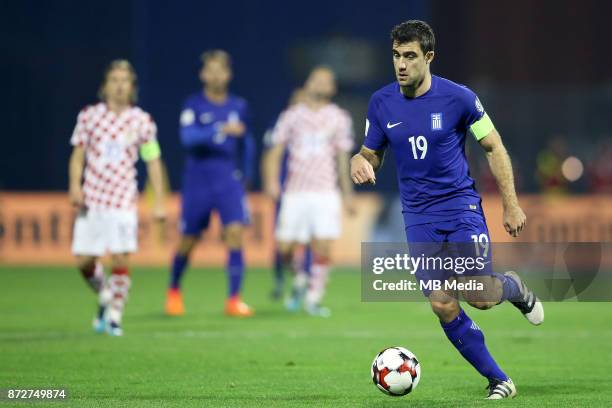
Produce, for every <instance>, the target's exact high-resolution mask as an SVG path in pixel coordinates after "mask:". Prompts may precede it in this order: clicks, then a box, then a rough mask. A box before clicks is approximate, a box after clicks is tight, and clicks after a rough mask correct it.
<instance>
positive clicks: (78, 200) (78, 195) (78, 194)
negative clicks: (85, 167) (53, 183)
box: [69, 186, 85, 210]
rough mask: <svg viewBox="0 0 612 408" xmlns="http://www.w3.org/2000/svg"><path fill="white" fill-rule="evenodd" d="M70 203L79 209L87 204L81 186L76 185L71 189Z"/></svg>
mask: <svg viewBox="0 0 612 408" xmlns="http://www.w3.org/2000/svg"><path fill="white" fill-rule="evenodd" d="M69 195H70V204H72V206H73V207H74V208H75V209H77V210H80V209H82V208H83V207H84V206H85V197H84V195H83V190H82V189H81V187H80V186H79V187H75V188H71V189H70V193H69Z"/></svg>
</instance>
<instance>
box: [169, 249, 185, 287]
mask: <svg viewBox="0 0 612 408" xmlns="http://www.w3.org/2000/svg"><path fill="white" fill-rule="evenodd" d="M188 260H189V259H188V258H187V257H186V256H184V255H181V254H176V255H175V256H174V261H172V272H171V274H170V288H172V289H179V288H180V287H181V278H182V277H183V273H184V272H185V268H187V262H188Z"/></svg>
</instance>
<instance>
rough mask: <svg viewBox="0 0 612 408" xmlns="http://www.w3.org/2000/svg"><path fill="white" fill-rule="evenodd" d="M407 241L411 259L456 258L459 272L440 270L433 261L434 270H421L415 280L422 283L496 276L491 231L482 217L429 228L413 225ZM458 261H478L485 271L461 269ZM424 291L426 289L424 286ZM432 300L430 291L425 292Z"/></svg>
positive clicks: (446, 222)
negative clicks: (451, 278) (461, 277)
mask: <svg viewBox="0 0 612 408" xmlns="http://www.w3.org/2000/svg"><path fill="white" fill-rule="evenodd" d="M406 239H407V241H408V248H409V251H410V256H412V257H415V256H424V257H431V258H443V259H447V258H449V257H450V258H453V260H454V261H455V264H454V265H455V266H456V268H454V269H452V270H448V269H444V268H442V269H439V268H438V266H439V264H435V262H433V261H432V263H431V265H432V267H430V268H427V269H424V268H419V269H418V270H417V271H416V274H415V276H416V278H417V280H418V281H419V283H420V282H421V281H423V282H428V281H430V280H447V279H449V278H450V277H453V276H479V275H491V274H493V265H492V262H491V260H492V256H491V247H490V242H491V240H490V237H489V230H488V229H487V223H486V220H485V218H484V215H483V216H482V217H465V218H461V217H459V218H457V219H456V220H451V221H441V222H435V223H430V224H419V225H411V226H409V227H407V228H406ZM459 258H463V259H464V260H465V259H469V258H471V259H478V261H479V263H480V265H482V268H477V267H471V268H465V267H459V265H460V263H457V262H459V261H460V262H464V261H461V260H460V259H459ZM421 288H423V286H421ZM422 291H423V293H424V294H425V296H429V294H430V293H431V290H427V289H423V290H422Z"/></svg>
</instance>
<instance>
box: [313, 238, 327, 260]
mask: <svg viewBox="0 0 612 408" xmlns="http://www.w3.org/2000/svg"><path fill="white" fill-rule="evenodd" d="M312 254H313V256H314V257H315V258H320V259H329V257H330V255H331V245H330V242H329V241H313V243H312Z"/></svg>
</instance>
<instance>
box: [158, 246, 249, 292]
mask: <svg viewBox="0 0 612 408" xmlns="http://www.w3.org/2000/svg"><path fill="white" fill-rule="evenodd" d="M187 263H188V258H187V257H186V256H184V255H180V254H176V255H175V256H174V261H173V262H172V273H171V275H170V288H172V289H179V288H180V287H181V278H182V277H183V273H184V272H185V269H186V268H187ZM243 273H244V260H243V258H242V250H240V249H232V250H230V251H229V257H228V260H227V279H228V283H229V296H230V297H232V296H236V295H238V294H239V293H240V286H241V284H242V275H243Z"/></svg>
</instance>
